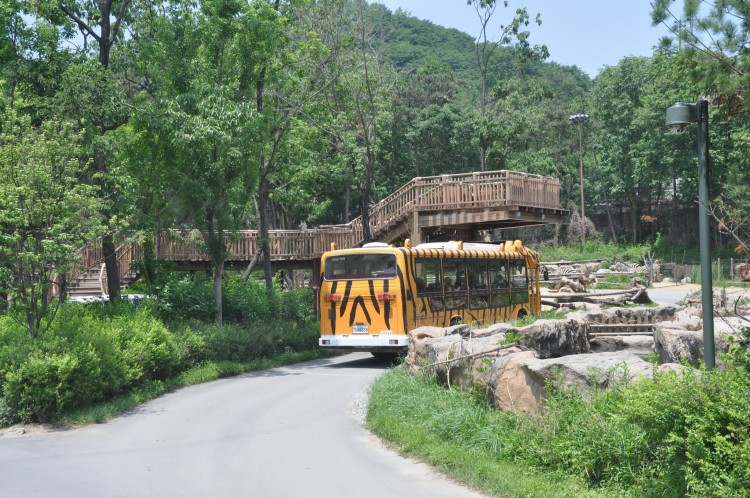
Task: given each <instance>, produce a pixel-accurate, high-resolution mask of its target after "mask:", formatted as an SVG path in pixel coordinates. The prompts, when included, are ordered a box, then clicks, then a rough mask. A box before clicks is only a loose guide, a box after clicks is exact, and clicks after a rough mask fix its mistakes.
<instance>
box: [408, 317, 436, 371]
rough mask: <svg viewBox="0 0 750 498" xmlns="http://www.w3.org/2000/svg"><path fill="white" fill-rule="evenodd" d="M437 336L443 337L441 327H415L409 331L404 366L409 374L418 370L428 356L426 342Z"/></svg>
mask: <svg viewBox="0 0 750 498" xmlns="http://www.w3.org/2000/svg"><path fill="white" fill-rule="evenodd" d="M437 337H445V328H443V327H417V328H416V329H414V330H411V331H409V350H408V352H407V353H406V359H405V363H406V368H407V370H408V372H409V373H410V374H412V375H413V374H415V373H417V372H418V371H419V369H420V367H421V366H422V364H423V363H424V361H423V359H424V358H426V357H427V356H428V347H427V345H428V343H429V342H430V340H432V339H435V338H437Z"/></svg>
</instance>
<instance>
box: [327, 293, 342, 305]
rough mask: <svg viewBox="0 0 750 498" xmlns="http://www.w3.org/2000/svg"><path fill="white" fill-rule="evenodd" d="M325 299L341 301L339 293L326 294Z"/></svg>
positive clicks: (334, 301)
mask: <svg viewBox="0 0 750 498" xmlns="http://www.w3.org/2000/svg"><path fill="white" fill-rule="evenodd" d="M325 300H326V301H330V302H332V303H336V302H339V301H341V294H327V295H326V297H325Z"/></svg>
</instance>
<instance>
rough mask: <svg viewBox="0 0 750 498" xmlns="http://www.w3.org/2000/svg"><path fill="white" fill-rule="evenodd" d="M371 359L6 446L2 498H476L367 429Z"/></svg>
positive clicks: (225, 386)
mask: <svg viewBox="0 0 750 498" xmlns="http://www.w3.org/2000/svg"><path fill="white" fill-rule="evenodd" d="M387 367H388V365H387V364H385V363H383V362H380V361H377V360H375V359H373V358H371V357H370V356H369V355H368V354H353V355H347V356H343V357H339V358H334V359H329V360H318V361H313V362H308V363H303V364H299V365H293V366H289V367H284V368H277V369H272V370H266V371H263V372H257V373H253V374H246V375H241V376H238V377H233V378H229V379H223V380H219V381H216V382H211V383H208V384H202V385H198V386H192V387H189V388H185V389H181V390H179V391H177V392H174V393H170V394H168V395H165V396H162V397H161V398H159V399H156V400H154V401H152V402H150V403H147V404H145V405H143V406H142V407H140V408H138V409H137V410H135V411H133V412H132V413H129V414H127V415H125V416H122V417H118V418H116V419H114V420H112V421H110V422H108V423H105V424H98V425H92V426H88V427H84V428H81V429H74V430H65V431H57V432H48V433H44V434H36V435H23V436H18V437H8V436H5V437H2V438H0V497H2V498H15V497H19V498H20V497H23V498H26V497H56V498H57V497H63V498H64V497H76V498H81V497H89V496H90V497H97V498H98V497H172V496H174V497H235V496H237V497H239V496H243V497H269V498H276V497H279V498H284V497H295V498H297V497H312V498H317V497H321V498H322V497H326V498H331V497H347V498H349V497H357V498H368V497H373V498H375V497H378V498H380V497H396V496H398V497H417V498H418V497H425V498H440V497H446V498H448V497H451V498H469V497H475V498H476V497H480V496H481V495H480V494H477V493H474V492H472V491H469V490H466V489H465V488H462V487H460V486H458V485H457V484H455V483H453V482H451V481H448V480H447V479H445V478H443V477H442V476H440V475H438V474H437V473H435V472H434V471H433V470H431V469H430V468H429V467H427V466H426V465H423V464H420V463H417V462H415V461H412V460H409V459H405V458H402V457H400V456H398V455H397V454H396V453H395V452H393V451H391V450H389V449H387V448H385V447H384V446H383V445H382V444H381V443H380V441H379V440H378V439H377V438H375V437H374V436H373V435H371V434H370V433H369V432H368V431H366V430H365V429H364V428H363V427H362V426H361V424H360V422H361V418H362V416H363V413H364V410H365V396H364V393H365V392H366V389H367V386H368V385H369V384H370V383H371V382H372V380H373V379H374V378H375V377H376V376H377V375H379V374H381V373H382V372H383V371H384V370H385V369H386V368H387Z"/></svg>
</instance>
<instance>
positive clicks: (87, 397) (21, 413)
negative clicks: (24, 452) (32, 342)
mask: <svg viewBox="0 0 750 498" xmlns="http://www.w3.org/2000/svg"><path fill="white" fill-rule="evenodd" d="M107 387H108V386H107V384H106V381H105V380H104V378H103V377H102V375H101V362H100V360H99V358H98V357H97V355H96V353H95V352H94V350H93V348H91V347H79V348H76V349H74V350H72V351H69V352H66V353H58V354H53V355H49V354H43V353H40V352H35V353H34V354H33V355H32V356H31V357H29V358H28V359H27V360H26V361H25V362H23V363H22V364H20V365H18V366H17V367H16V368H15V369H12V370H11V371H10V372H8V373H7V375H6V381H5V385H4V388H3V394H4V396H5V399H6V401H7V403H8V405H9V406H10V407H11V408H12V409H13V411H14V412H15V414H16V416H17V417H18V418H20V419H21V420H24V421H29V420H39V421H48V420H51V419H53V418H55V417H56V416H58V415H60V414H61V413H62V412H63V411H65V410H69V409H72V408H76V407H79V406H83V405H86V404H90V403H93V402H95V401H98V400H100V399H102V398H103V397H104V393H105V392H106V390H107Z"/></svg>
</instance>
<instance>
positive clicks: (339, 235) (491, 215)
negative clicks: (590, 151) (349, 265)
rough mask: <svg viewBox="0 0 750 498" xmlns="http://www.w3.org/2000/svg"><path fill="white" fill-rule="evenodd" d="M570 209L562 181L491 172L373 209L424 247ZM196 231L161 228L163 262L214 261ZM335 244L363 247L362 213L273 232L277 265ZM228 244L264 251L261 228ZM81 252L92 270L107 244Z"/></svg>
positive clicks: (236, 255)
mask: <svg viewBox="0 0 750 498" xmlns="http://www.w3.org/2000/svg"><path fill="white" fill-rule="evenodd" d="M564 213H565V211H564V210H563V209H561V207H560V181H559V180H558V179H556V178H550V177H544V176H539V175H530V174H526V173H518V172H513V171H507V170H503V171H488V172H481V173H466V174H458V175H441V176H432V177H425V178H414V179H413V180H411V181H410V182H409V183H407V184H406V185H404V186H403V187H401V188H400V189H398V190H396V191H395V192H393V193H392V194H391V195H389V196H388V197H386V198H385V199H383V200H381V201H380V202H378V203H377V204H375V205H374V206H373V207H372V208H371V210H370V226H371V233H372V234H373V237H374V238H375V239H376V240H378V241H383V242H388V243H393V242H397V241H399V240H402V239H404V238H407V237H408V238H411V239H412V241H413V243H414V244H418V243H421V242H426V241H427V240H428V239H430V238H432V239H433V240H434V237H435V236H436V231H437V232H439V231H443V232H446V231H447V232H450V233H460V234H461V235H462V238H463V239H465V240H471V239H473V238H475V236H473V235H472V234H473V233H475V232H476V231H478V230H483V229H490V228H512V227H521V226H532V225H543V224H550V223H552V224H554V223H560V222H561V221H562V216H563V214H564ZM197 235H198V237H197V239H196V237H195V233H194V232H191V231H180V230H165V231H162V232H160V233H158V234H157V235H156V240H155V248H156V257H157V259H160V260H169V261H176V262H178V263H179V265H180V267H181V268H184V269H190V268H196V269H197V268H200V267H205V266H206V265H207V263H208V262H209V258H208V256H207V255H206V254H204V253H203V252H202V251H201V250H200V245H201V242H202V241H201V240H199V239H200V234H197ZM332 242H333V243H335V244H336V247H337V248H339V249H343V248H347V247H357V246H359V245H361V244H362V243H363V242H364V235H363V227H362V218H361V217H358V218H355V219H354V220H352V221H351V222H349V223H347V224H344V225H329V226H322V227H319V228H315V229H310V230H271V232H270V246H271V259H272V261H274V262H275V264H276V266H277V267H285V268H310V267H311V262H312V261H313V260H316V259H317V258H319V257H320V256H321V255H322V254H323V253H324V252H325V251H327V250H329V248H330V247H331V243H332ZM227 244H228V247H229V257H228V258H227V265H228V266H229V267H244V266H245V265H246V264H247V263H248V262H249V261H250V260H251V259H252V258H253V256H254V254H255V252H256V250H257V247H258V232H257V230H241V231H239V232H238V233H237V234H236V235H235V236H233V237H229V236H228V237H227ZM142 252H143V249H142V246H141V244H140V243H139V242H135V241H131V242H127V243H125V244H123V245H121V246H120V247H119V248H118V251H117V256H118V265H119V266H120V274H121V275H125V274H126V273H127V272H129V271H130V269H131V265H132V263H133V262H135V261H139V260H140V259H141V258H142ZM81 256H82V268H84V269H86V270H89V269H92V268H100V267H101V266H103V265H101V263H102V261H103V255H102V252H101V244H97V243H92V244H89V245H88V246H87V247H85V248H83V249H82V251H81ZM89 273H90V272H89ZM93 280H96V279H93ZM98 281H100V282H101V279H99V280H98ZM73 282H75V279H73ZM72 288H73V285H71V289H72ZM104 288H106V287H104Z"/></svg>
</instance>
